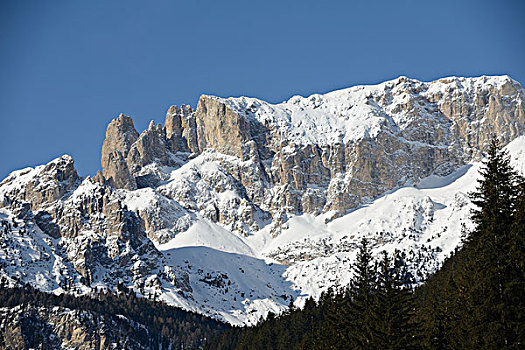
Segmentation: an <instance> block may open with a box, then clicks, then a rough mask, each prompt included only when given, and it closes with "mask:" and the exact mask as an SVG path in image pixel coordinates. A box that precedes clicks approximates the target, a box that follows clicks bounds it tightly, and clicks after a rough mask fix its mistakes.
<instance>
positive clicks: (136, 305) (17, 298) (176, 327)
mask: <svg viewBox="0 0 525 350" xmlns="http://www.w3.org/2000/svg"><path fill="white" fill-rule="evenodd" d="M18 305H20V306H22V307H29V306H32V307H39V306H45V307H49V306H51V307H52V306H60V307H64V308H68V309H71V310H83V311H88V312H90V313H92V314H94V315H96V316H98V317H100V316H102V317H105V318H106V319H108V320H112V321H114V322H115V323H116V324H117V325H118V326H119V328H120V329H121V331H122V334H123V336H124V337H126V335H127V333H128V335H129V337H130V338H134V339H137V340H138V341H139V342H140V344H145V345H146V346H147V347H148V348H150V349H191V348H202V346H203V344H204V342H205V341H206V340H207V339H210V338H211V337H213V336H214V335H217V334H218V333H219V332H220V331H223V330H226V329H229V328H230V327H229V326H228V325H226V324H223V323H221V322H218V321H215V320H212V319H211V318H208V317H205V316H202V315H199V314H196V313H192V312H187V311H184V310H181V309H179V308H176V307H173V306H168V305H166V304H164V303H162V302H155V301H153V300H149V299H146V298H140V297H137V296H136V295H135V293H134V292H133V291H132V290H130V289H128V288H125V287H124V286H122V285H119V286H118V287H117V293H111V292H107V291H105V290H103V289H99V290H98V292H96V293H94V294H93V295H83V296H73V295H70V294H61V295H55V294H51V293H44V292H40V291H38V290H36V289H34V288H33V287H31V286H29V285H24V286H23V287H17V288H5V286H4V285H3V283H2V286H1V288H0V307H14V306H18ZM118 315H122V316H124V317H126V318H127V319H129V320H132V321H135V322H137V323H139V324H142V325H143V326H145V327H146V328H147V331H144V332H137V329H136V328H133V327H130V325H129V323H128V322H127V321H126V320H123V319H122V318H121V317H119V316H118ZM130 332H133V334H129V333H130ZM35 333H36V331H35ZM40 342H41V340H39V339H34V338H31V339H26V343H28V344H27V345H28V346H29V348H36V347H37V346H38V345H40V344H39V343H40ZM33 343H34V344H33ZM0 348H4V347H3V346H2V344H0Z"/></svg>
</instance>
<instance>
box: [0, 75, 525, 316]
mask: <svg viewBox="0 0 525 350" xmlns="http://www.w3.org/2000/svg"><path fill="white" fill-rule="evenodd" d="M524 99H525V98H524V90H523V88H522V87H521V86H520V84H519V83H518V82H516V81H514V80H512V79H511V78H510V77H508V76H493V77H486V76H483V77H478V78H458V77H450V78H444V79H440V80H437V81H433V82H428V83H427V82H420V81H417V80H413V79H409V78H406V77H400V78H398V79H395V80H392V81H388V82H385V83H382V84H379V85H374V86H355V87H351V88H348V89H343V90H339V91H334V92H331V93H328V94H325V95H312V96H310V97H307V98H305V97H300V96H295V97H292V98H291V99H289V100H288V101H286V102H283V103H280V104H275V105H274V104H270V103H267V102H264V101H261V100H258V99H254V98H247V97H240V98H219V97H213V96H202V97H201V98H200V99H199V102H198V105H197V108H196V110H193V109H192V108H191V107H189V106H181V107H176V106H173V107H171V108H170V109H169V110H168V113H167V115H166V120H165V123H164V125H161V124H157V125H156V124H155V123H154V122H153V121H152V122H151V123H150V125H149V127H148V129H147V130H145V131H143V132H142V133H140V134H139V133H138V132H137V131H136V129H135V128H134V125H133V120H132V119H131V118H130V117H127V116H124V115H120V116H119V117H118V118H116V119H114V120H113V121H112V122H111V123H110V124H109V126H108V128H107V132H106V139H105V140H104V143H103V146H102V157H101V165H102V171H100V172H99V173H97V175H96V176H94V177H92V178H91V177H85V178H82V177H79V176H78V174H77V172H76V170H75V168H74V161H73V159H72V158H71V157H70V156H67V155H66V156H62V157H60V158H57V159H55V160H53V161H51V162H50V163H48V164H46V165H42V166H38V167H35V168H26V169H22V170H18V171H15V172H13V173H11V174H10V175H9V176H8V177H7V178H6V179H4V180H3V181H2V182H1V183H0V219H1V220H2V221H3V223H2V228H3V233H2V242H1V246H0V266H1V270H0V274H1V276H3V278H4V279H5V280H6V281H7V282H8V283H9V284H11V285H17V284H22V283H25V282H28V283H29V284H31V285H32V286H34V287H36V288H38V289H40V290H42V291H48V292H55V293H61V292H66V293H72V294H76V295H80V294H86V293H89V292H90V291H91V290H92V289H93V288H95V287H107V288H110V289H115V288H116V286H117V284H119V283H122V284H124V285H125V286H127V287H131V288H133V289H134V290H135V291H136V292H137V294H138V295H139V296H144V297H151V298H159V299H161V300H163V301H165V302H167V303H168V304H170V305H175V306H178V307H181V308H183V309H186V310H190V311H196V312H199V313H202V314H205V315H208V316H211V317H214V318H216V319H218V320H221V321H225V322H228V323H231V324H236V325H240V324H253V323H255V322H257V320H259V319H260V318H261V317H265V316H266V315H267V313H268V312H269V311H272V312H275V313H278V312H281V311H283V310H285V309H286V308H287V306H288V305H289V303H290V297H292V298H293V299H294V300H295V303H296V304H297V305H299V306H301V305H302V303H304V300H305V299H306V297H308V296H314V297H318V296H319V295H320V293H321V292H322V291H324V290H326V289H327V288H328V287H329V286H331V285H335V286H336V285H345V284H346V283H348V281H349V278H350V271H349V266H350V263H351V261H352V260H353V259H354V256H355V250H356V243H357V242H358V241H359V239H360V238H361V237H363V236H366V237H369V238H370V239H371V241H372V244H373V250H374V251H376V252H377V251H380V250H384V249H386V250H389V251H391V250H394V249H401V250H403V251H404V252H405V254H406V260H407V261H409V262H410V266H411V271H412V274H413V277H414V283H419V282H421V281H423V280H424V279H425V278H426V276H427V275H428V274H429V273H432V272H433V271H435V270H436V269H437V268H438V267H439V266H440V264H441V262H442V261H443V259H444V258H445V257H446V256H447V255H449V254H450V252H452V251H453V250H454V249H455V248H456V247H457V246H458V245H459V244H460V237H461V232H462V229H463V228H464V227H466V228H468V227H469V225H470V221H469V219H468V216H469V215H468V214H469V210H470V208H471V207H472V204H471V202H470V199H469V197H468V195H467V193H468V192H469V191H471V190H473V189H474V188H475V186H476V178H477V176H478V175H477V171H478V168H479V161H480V160H481V159H482V157H483V152H484V151H485V150H486V148H487V147H488V144H489V141H490V139H491V137H492V135H493V134H495V135H497V136H498V137H499V138H500V140H501V142H502V143H503V144H508V146H507V147H508V149H509V150H510V152H511V154H512V157H513V159H514V162H515V164H516V166H518V167H521V170H522V171H523V167H524V164H525V155H524V152H523V150H524V149H525V138H524V137H523V136H521V135H523V134H524V132H525V107H524Z"/></svg>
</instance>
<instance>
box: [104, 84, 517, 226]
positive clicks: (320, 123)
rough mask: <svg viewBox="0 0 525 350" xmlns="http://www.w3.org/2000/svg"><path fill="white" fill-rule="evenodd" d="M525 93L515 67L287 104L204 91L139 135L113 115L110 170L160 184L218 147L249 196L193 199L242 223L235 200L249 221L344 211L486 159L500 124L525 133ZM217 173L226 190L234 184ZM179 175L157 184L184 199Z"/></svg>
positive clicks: (508, 131)
mask: <svg viewBox="0 0 525 350" xmlns="http://www.w3.org/2000/svg"><path fill="white" fill-rule="evenodd" d="M523 99H524V97H523V90H522V88H521V86H520V85H519V84H518V83H517V82H515V81H513V80H512V79H510V78H508V77H481V78H455V77H454V78H446V79H441V80H438V81H434V82H430V83H422V82H419V81H416V80H412V79H408V78H405V77H401V78H398V79H396V80H393V81H389V82H386V83H383V84H380V85H377V86H358V87H353V88H349V89H345V90H340V91H335V92H332V93H329V94H326V95H312V96H310V97H308V98H303V97H298V96H296V97H293V98H291V99H290V100H289V101H287V102H284V103H281V104H278V105H272V104H268V103H266V102H264V101H260V100H257V99H252V98H244V97H241V98H229V99H222V98H217V97H211V96H202V97H201V98H200V100H199V103H198V105H197V110H196V111H195V112H194V111H192V110H191V109H190V108H189V107H187V106H183V107H181V108H180V109H179V108H177V107H172V108H170V110H169V111H168V113H167V116H166V122H165V125H164V127H161V126H160V125H159V126H157V127H155V126H154V124H151V125H150V127H149V128H148V130H146V131H144V132H143V133H142V134H141V135H140V137H139V138H138V140H137V137H136V135H137V133H136V131H135V130H134V129H133V128H116V127H115V125H120V124H119V123H120V122H119V120H121V118H123V117H119V118H117V119H116V120H114V121H113V122H112V123H111V124H110V125H109V127H108V132H107V137H106V140H105V141H104V147H103V156H102V164H103V169H104V170H103V174H104V176H105V177H106V179H108V180H109V181H110V182H111V183H113V184H114V186H116V187H117V188H127V189H133V188H135V184H136V183H138V184H139V187H146V186H150V187H151V186H153V187H155V186H156V184H157V183H158V182H159V179H165V180H166V179H168V178H169V175H167V174H162V171H159V169H158V166H172V167H177V166H180V165H181V164H185V163H187V161H188V155H187V154H185V153H188V152H189V153H192V154H193V155H192V156H191V157H190V158H192V157H195V156H197V155H199V154H201V155H202V154H203V153H206V152H208V153H215V156H211V155H210V154H207V155H206V156H202V157H203V158H206V159H207V161H214V162H216V163H218V164H219V165H220V167H221V169H222V170H223V171H224V175H225V176H226V177H228V180H226V182H228V186H227V187H230V188H233V189H235V191H236V192H237V194H238V196H239V201H238V202H239V203H230V204H229V205H228V206H226V207H223V206H221V203H218V202H217V201H215V202H213V201H212V203H209V202H208V203H206V205H205V206H204V203H199V201H198V200H197V203H195V205H191V206H189V208H190V209H192V210H198V211H201V212H202V213H203V215H205V216H206V217H208V218H210V219H212V220H214V221H218V222H220V223H223V224H227V225H228V224H231V223H234V226H239V225H237V224H235V222H236V221H238V220H240V218H239V217H237V216H235V215H233V214H232V213H231V205H233V206H234V207H235V209H239V210H241V211H243V212H245V213H246V214H245V215H244V219H245V220H244V219H243V220H244V223H245V224H247V225H248V226H249V227H253V229H255V230H256V229H257V227H259V226H260V223H258V222H257V220H256V219H255V218H252V217H253V213H256V212H260V213H261V215H262V217H265V218H269V219H270V220H271V221H272V223H273V224H274V225H275V227H276V228H277V227H278V226H279V225H280V224H281V223H282V222H283V220H285V217H286V215H288V214H300V213H312V214H316V215H318V214H320V213H325V212H333V213H334V217H338V216H341V215H344V213H346V212H347V211H348V210H349V209H352V208H355V207H356V206H358V205H359V204H362V203H364V202H367V201H370V200H371V199H373V198H376V197H377V196H379V195H381V194H382V193H384V192H386V191H389V190H391V189H393V188H397V187H400V186H403V185H405V184H407V183H417V182H418V181H419V180H420V179H422V178H424V177H426V176H429V175H430V174H437V175H447V174H449V173H450V172H452V171H454V170H455V169H457V168H458V167H459V166H461V165H463V164H466V163H468V162H470V161H472V160H476V159H479V158H480V156H481V155H482V152H483V150H484V149H485V147H486V146H487V144H488V141H489V139H490V138H491V136H492V135H493V134H496V135H498V137H500V138H501V141H502V142H503V143H504V144H506V143H508V142H509V141H511V140H513V139H514V138H516V137H517V136H519V135H520V134H521V133H523V131H524V130H525V111H524V104H523ZM126 120H127V119H126ZM128 124H129V123H128ZM121 140H127V141H126V142H123V141H121ZM131 140H134V141H133V142H134V143H132V144H131V145H129V144H128V143H129V142H128V141H131ZM108 149H109V150H113V149H114V150H117V149H118V151H112V152H107V151H106V152H104V150H108ZM120 153H122V155H123V157H119V154H120ZM115 154H116V155H115ZM108 157H113V159H117V161H116V162H115V161H113V162H110V161H109V160H108V159H109V158H108ZM210 157H211V158H210ZM124 158H125V159H126V162H125V164H124V163H122V165H121V166H119V165H118V164H121V163H119V162H118V159H124ZM115 164H117V165H115ZM148 165H149V167H148ZM155 167H156V169H155V170H154V169H153V168H155ZM121 169H124V170H122V171H121ZM126 169H129V171H127V170H126ZM130 174H131V176H130ZM148 177H149V178H150V180H151V179H153V180H151V181H146V179H148ZM155 179H156V181H155ZM205 181H206V180H205ZM207 185H209V186H210V187H211V190H212V191H214V192H216V193H217V194H220V193H222V192H223V191H224V188H221V187H217V186H215V185H216V184H213V183H207ZM169 187H170V190H169V191H168V190H165V189H163V188H159V189H158V190H159V192H160V193H162V194H164V195H166V196H168V197H170V198H172V199H174V200H176V201H179V202H185V201H186V200H185V199H184V198H182V197H181V196H180V194H181V192H182V193H183V192H184V190H183V189H174V188H173V187H174V186H169ZM223 187H224V186H223ZM195 195H196V194H195ZM210 206H213V208H212V209H209V207H210ZM207 208H208V209H207ZM251 230H252V228H247V229H245V230H243V229H239V231H241V232H244V233H245V234H247V233H249V232H251Z"/></svg>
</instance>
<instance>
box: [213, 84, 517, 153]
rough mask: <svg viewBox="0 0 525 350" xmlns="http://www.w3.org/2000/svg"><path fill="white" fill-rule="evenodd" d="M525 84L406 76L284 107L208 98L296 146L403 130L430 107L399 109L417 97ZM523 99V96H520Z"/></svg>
mask: <svg viewBox="0 0 525 350" xmlns="http://www.w3.org/2000/svg"><path fill="white" fill-rule="evenodd" d="M506 85H510V86H513V87H515V88H518V91H519V93H518V94H520V95H521V98H523V95H524V94H523V89H522V88H521V86H520V84H519V83H518V82H517V81H515V80H513V79H512V78H510V77H509V76H507V75H502V76H481V77H476V78H464V77H447V78H442V79H439V80H436V81H432V82H421V81H418V80H415V79H410V78H407V77H404V76H401V77H399V78H397V79H394V80H390V81H386V82H383V83H381V84H377V85H358V86H353V87H350V88H346V89H342V90H337V91H332V92H329V93H326V94H313V95H310V96H308V97H303V96H293V97H291V98H290V99H289V100H287V101H284V102H282V103H279V104H271V103H268V102H265V101H263V100H260V99H257V98H252V97H244V96H242V97H230V98H221V97H214V96H209V97H210V98H215V99H217V100H219V101H221V102H223V103H224V104H225V105H226V106H228V107H229V108H230V109H232V110H233V111H235V112H237V113H239V114H240V115H245V116H247V117H250V118H254V119H256V120H257V121H258V122H260V123H262V124H263V125H273V126H275V127H276V128H278V129H279V130H280V132H281V133H283V137H284V136H286V138H289V139H293V140H294V142H296V143H297V144H317V145H323V144H334V143H339V142H340V143H347V142H350V141H355V140H359V139H361V138H363V137H366V136H369V137H375V136H376V135H377V133H378V132H379V131H380V129H381V127H382V126H383V125H389V127H390V128H394V129H395V128H400V129H403V128H405V127H406V126H408V125H410V123H411V122H412V121H413V120H414V119H415V118H416V117H418V116H419V117H420V116H421V115H422V114H432V113H433V111H428V110H427V111H423V113H422V110H421V109H422V108H423V109H424V107H425V106H422V105H420V106H418V104H417V103H416V104H415V105H414V106H413V109H415V110H417V113H415V112H414V111H412V112H413V113H399V112H400V110H401V108H400V106H403V105H406V104H407V103H410V101H411V100H414V99H419V98H422V99H426V100H431V101H438V104H439V103H440V102H439V99H440V98H441V97H442V96H443V95H445V94H446V93H447V92H449V91H452V90H456V91H458V92H460V91H463V92H466V93H467V94H473V93H475V92H477V93H479V92H487V91H488V90H490V89H496V90H500V89H502V88H503V87H504V86H506ZM515 97H517V98H518V100H520V96H515Z"/></svg>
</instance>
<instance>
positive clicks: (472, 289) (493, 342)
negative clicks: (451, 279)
mask: <svg viewBox="0 0 525 350" xmlns="http://www.w3.org/2000/svg"><path fill="white" fill-rule="evenodd" d="M483 165H484V167H483V169H482V170H481V171H480V173H481V175H482V179H481V180H480V181H479V186H478V187H477V189H476V192H474V193H472V194H471V197H472V199H473V203H474V204H475V205H476V206H477V208H476V209H475V210H474V211H473V213H472V219H473V221H474V223H475V225H476V227H475V229H474V230H473V231H472V232H470V234H469V235H468V236H467V237H466V238H465V240H464V244H465V263H464V267H463V271H460V273H459V274H458V287H459V291H458V292H459V294H460V298H461V302H460V305H459V307H460V308H461V309H462V310H461V311H460V322H459V325H458V326H459V328H458V329H459V330H461V331H462V332H463V334H460V337H459V341H460V345H462V346H464V347H467V348H477V349H495V348H505V347H508V346H509V345H510V344H511V343H512V342H513V341H514V340H513V339H515V338H516V334H515V331H513V330H512V326H511V325H510V324H509V319H508V317H509V315H512V314H513V310H512V308H514V307H515V306H514V305H510V304H509V303H508V302H507V300H506V299H508V298H509V297H510V295H508V294H509V293H510V294H512V293H513V292H512V291H509V290H508V287H509V284H512V281H513V280H515V278H514V277H512V274H513V272H512V271H513V270H514V268H513V266H514V264H515V263H514V262H513V261H511V260H512V259H513V258H512V257H511V254H510V249H511V247H512V246H513V245H514V244H515V242H516V240H519V237H516V230H514V229H513V220H514V214H515V211H516V210H515V209H516V203H517V199H518V197H519V190H518V186H517V181H518V179H519V178H518V176H517V174H516V173H515V172H514V170H513V169H512V167H511V165H510V159H509V157H508V155H507V154H506V152H505V151H504V150H502V149H501V147H500V146H499V143H498V141H497V140H496V139H493V140H492V142H491V144H490V147H489V150H488V158H487V160H486V161H484V162H483ZM518 258H519V257H518ZM521 271H523V270H521Z"/></svg>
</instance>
